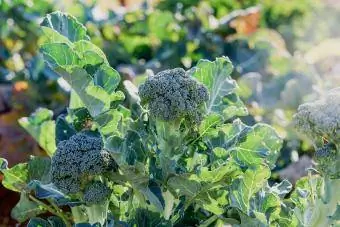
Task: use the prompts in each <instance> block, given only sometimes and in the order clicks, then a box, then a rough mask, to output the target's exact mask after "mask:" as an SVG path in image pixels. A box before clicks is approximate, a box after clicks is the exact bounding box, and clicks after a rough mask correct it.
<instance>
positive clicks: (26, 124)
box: [19, 108, 56, 156]
mask: <svg viewBox="0 0 340 227" xmlns="http://www.w3.org/2000/svg"><path fill="white" fill-rule="evenodd" d="M52 116H53V112H52V111H50V110H48V109H45V108H39V109H37V110H36V111H35V112H34V113H32V114H31V116H29V117H23V118H20V119H19V124H20V125H21V127H23V128H24V129H25V130H26V131H27V132H28V133H29V134H30V135H31V136H32V137H33V138H34V139H35V140H36V141H37V142H38V144H39V145H40V147H42V148H43V149H44V150H45V151H46V152H47V154H48V155H49V156H52V155H53V153H54V152H55V150H56V143H55V122H54V121H52Z"/></svg>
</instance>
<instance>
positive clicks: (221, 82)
mask: <svg viewBox="0 0 340 227" xmlns="http://www.w3.org/2000/svg"><path fill="white" fill-rule="evenodd" d="M232 71H233V66H232V63H231V61H230V60H229V58H227V57H221V58H216V60H215V61H213V62H212V61H208V60H200V61H199V62H198V63H197V66H196V67H195V68H193V69H192V70H191V71H190V72H189V73H190V74H191V75H192V76H193V77H195V78H196V79H197V80H198V81H200V82H201V83H203V84H204V85H205V86H206V87H207V88H208V90H209V93H210V98H209V101H208V103H207V112H208V114H209V113H219V114H221V115H223V116H224V118H225V120H227V119H230V118H232V117H234V116H244V115H247V114H248V111H247V109H246V108H245V106H244V104H243V103H242V101H241V100H240V98H239V97H238V96H237V95H236V91H235V90H236V88H237V84H236V82H235V81H234V80H233V79H232V78H231V77H230V74H231V73H232Z"/></svg>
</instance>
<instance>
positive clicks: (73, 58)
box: [40, 43, 81, 70]
mask: <svg viewBox="0 0 340 227" xmlns="http://www.w3.org/2000/svg"><path fill="white" fill-rule="evenodd" d="M40 52H41V53H42V54H43V55H44V60H45V61H46V62H47V63H48V64H49V66H50V67H51V68H53V69H56V68H58V67H62V68H64V69H66V70H70V69H71V68H72V67H73V66H77V65H79V64H80V63H81V62H80V57H79V56H78V54H77V53H76V52H75V51H74V50H73V49H72V47H71V46H69V45H68V44H66V43H46V44H43V45H41V46H40Z"/></svg>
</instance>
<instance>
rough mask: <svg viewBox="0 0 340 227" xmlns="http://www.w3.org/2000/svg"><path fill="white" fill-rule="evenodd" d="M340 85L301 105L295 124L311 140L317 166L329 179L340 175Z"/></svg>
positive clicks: (295, 116) (295, 117)
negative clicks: (323, 95)
mask: <svg viewBox="0 0 340 227" xmlns="http://www.w3.org/2000/svg"><path fill="white" fill-rule="evenodd" d="M339 113H340V88H336V89H333V90H331V91H330V92H329V93H328V94H327V95H326V96H325V97H323V98H322V99H320V100H318V101H315V102H311V103H306V104H303V105H300V106H299V108H298V112H297V113H296V114H295V115H294V122H295V125H296V127H297V128H298V129H299V130H300V131H301V132H303V133H305V134H306V135H308V136H309V137H310V138H311V139H312V140H313V142H314V145H315V147H316V152H315V159H316V161H317V163H318V169H319V171H320V172H321V173H323V174H324V175H327V176H328V177H330V178H339V177H340V150H339V148H340V147H339V144H340V117H339Z"/></svg>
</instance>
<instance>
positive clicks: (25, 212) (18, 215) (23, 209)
mask: <svg viewBox="0 0 340 227" xmlns="http://www.w3.org/2000/svg"><path fill="white" fill-rule="evenodd" d="M44 212H45V210H43V209H41V208H40V207H39V205H38V204H37V203H36V202H33V201H31V200H29V198H28V196H27V195H26V194H25V193H21V195H20V200H19V202H18V203H17V204H16V205H15V207H14V208H13V209H12V211H11V217H12V218H13V219H15V220H17V221H18V222H24V221H26V220H28V219H29V218H32V217H36V216H37V215H39V214H42V213H44Z"/></svg>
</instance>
